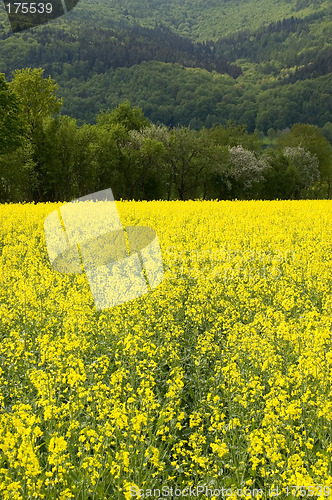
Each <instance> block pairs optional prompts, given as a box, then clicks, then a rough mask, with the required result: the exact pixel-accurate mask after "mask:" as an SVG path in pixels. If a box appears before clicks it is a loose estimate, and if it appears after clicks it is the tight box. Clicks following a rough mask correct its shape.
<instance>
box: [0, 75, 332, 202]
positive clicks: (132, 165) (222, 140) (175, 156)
mask: <svg viewBox="0 0 332 500" xmlns="http://www.w3.org/2000/svg"><path fill="white" fill-rule="evenodd" d="M56 92H57V84H56V82H55V81H54V80H53V79H52V78H51V77H48V78H46V77H44V70H43V69H41V68H35V69H31V68H26V69H22V70H16V71H15V72H14V74H13V79H12V81H11V82H7V81H6V79H5V75H4V74H1V75H0V202H18V201H35V202H42V201H69V200H71V199H74V198H77V197H79V196H83V195H85V194H89V193H91V192H95V191H98V190H102V189H106V188H109V187H111V188H112V190H113V193H114V196H115V199H121V198H122V199H136V200H143V199H145V200H152V199H166V200H174V199H180V200H185V199H196V198H197V199H276V198H278V199H302V198H331V181H332V148H331V144H330V143H329V141H328V140H327V139H326V138H325V137H324V136H323V135H322V133H321V131H320V130H319V128H318V127H316V126H314V125H309V124H294V125H293V126H292V127H291V129H290V130H288V131H286V132H284V133H283V134H279V136H278V137H276V141H275V145H274V146H273V147H272V146H270V147H268V148H265V147H263V143H262V138H261V137H260V135H259V134H257V133H249V132H248V131H247V130H246V127H245V126H244V125H243V126H242V125H235V124H232V123H230V122H229V123H228V124H227V125H218V126H213V127H211V128H205V127H203V128H201V129H200V130H194V129H191V128H190V127H184V126H181V127H173V128H171V127H167V126H165V125H159V126H157V125H155V124H153V123H151V122H150V121H149V120H148V118H147V117H146V116H145V115H144V114H143V112H142V110H141V109H140V108H139V107H136V106H132V105H131V103H130V102H128V101H124V102H122V103H121V104H120V105H119V106H118V107H116V108H114V109H110V110H108V111H106V112H102V113H99V114H98V116H97V118H96V123H95V124H94V125H91V124H83V125H81V126H78V125H77V122H76V120H75V119H73V118H71V117H69V116H67V115H62V114H61V107H62V104H63V103H62V99H59V98H58V97H57V94H56Z"/></svg>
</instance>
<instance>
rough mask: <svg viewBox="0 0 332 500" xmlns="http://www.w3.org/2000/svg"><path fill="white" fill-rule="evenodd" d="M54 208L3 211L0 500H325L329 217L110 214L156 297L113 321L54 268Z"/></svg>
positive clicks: (311, 206) (116, 311) (310, 213)
mask: <svg viewBox="0 0 332 500" xmlns="http://www.w3.org/2000/svg"><path fill="white" fill-rule="evenodd" d="M59 206H60V204H50V203H45V204H38V205H34V204H6V205H2V206H0V227H1V236H0V336H1V342H0V498H1V499H2V498H3V499H4V500H7V499H8V500H11V499H14V500H26V499H34V498H35V499H38V500H39V499H45V500H58V499H60V500H66V499H70V498H73V499H76V498H77V499H82V500H88V499H89V500H90V499H101V500H104V499H112V500H113V499H114V500H117V499H127V500H128V499H130V498H132V497H133V494H132V492H134V491H135V492H136V493H135V496H136V498H140V496H142V498H144V496H143V495H141V494H140V493H137V492H139V491H143V490H147V489H149V490H151V491H153V489H154V488H156V489H158V488H159V489H161V488H162V486H163V485H167V486H168V487H171V486H172V485H173V486H174V485H176V487H177V488H180V489H182V490H184V489H185V488H187V489H188V488H194V487H197V486H198V485H206V486H207V487H208V488H209V490H210V491H217V490H218V488H219V489H221V488H224V489H225V491H228V492H229V493H227V494H226V496H224V498H228V499H233V498H234V499H235V498H268V492H269V489H270V488H274V489H276V488H278V491H279V492H281V493H280V495H279V498H288V497H289V498H292V497H293V496H292V495H293V493H294V496H297V497H301V496H303V495H302V493H303V491H308V492H309V491H310V492H312V494H311V495H310V496H311V497H312V498H320V497H322V498H323V497H324V498H331V499H332V294H331V292H332V280H331V275H332V252H331V250H332V224H331V221H332V202H331V201H321V200H317V201H308V200H306V201H232V202H231V201H186V202H164V201H158V202H157V201H156V202H117V208H118V211H119V214H120V217H121V222H122V224H123V225H127V226H131V225H132V226H134V225H144V226H147V227H151V228H153V229H155V231H156V232H157V235H158V238H159V242H160V246H161V251H162V255H163V262H164V280H163V282H162V283H161V284H160V285H159V286H158V287H157V288H156V289H154V290H153V291H152V292H150V293H148V294H146V295H144V296H141V297H139V298H137V299H135V300H133V301H131V302H127V303H124V304H121V305H118V306H116V307H113V308H111V309H108V310H104V311H97V310H96V308H95V306H94V302H93V297H92V295H91V292H90V289H89V283H88V280H87V278H86V276H85V274H84V273H83V274H65V273H59V272H56V271H55V270H54V269H52V267H51V265H50V262H49V259H48V254H47V248H46V244H45V235H44V226H43V224H44V220H45V218H46V216H47V215H48V214H49V213H51V212H52V211H53V210H54V209H56V208H57V207H59ZM295 486H297V487H298V489H297V490H296V489H294V488H295ZM248 488H250V489H251V490H252V491H253V489H255V490H256V491H258V492H260V493H259V494H258V496H256V497H254V496H252V495H251V494H249V489H248ZM301 488H302V489H301ZM239 489H240V491H243V494H242V493H240V494H238V493H236V492H237V491H238V490H239ZM196 498H197V497H196ZM199 498H202V499H203V498H211V496H210V497H209V496H207V495H206V494H201V495H200V497H199ZM213 498H218V496H217V495H216V494H215V493H214V497H213Z"/></svg>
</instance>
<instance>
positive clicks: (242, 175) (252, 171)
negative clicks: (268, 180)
mask: <svg viewBox="0 0 332 500" xmlns="http://www.w3.org/2000/svg"><path fill="white" fill-rule="evenodd" d="M228 152H229V157H228V166H227V170H226V182H227V184H228V187H229V188H230V190H231V192H232V195H234V196H239V197H241V198H242V197H246V198H248V197H256V196H257V194H258V190H259V184H260V183H261V182H262V181H263V179H264V176H263V172H264V170H265V169H266V167H267V163H266V161H265V159H264V158H262V157H258V156H256V154H255V153H254V152H253V151H249V149H246V148H244V147H243V146H242V145H238V146H233V147H230V146H229V147H228Z"/></svg>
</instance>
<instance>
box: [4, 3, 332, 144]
mask: <svg viewBox="0 0 332 500" xmlns="http://www.w3.org/2000/svg"><path fill="white" fill-rule="evenodd" d="M331 14H332V10H331V7H330V6H329V5H328V3H327V2H323V1H320V0H315V1H310V2H309V1H308V0H287V1H286V0H278V1H276V0H265V1H262V0H224V1H222V2H220V1H216V0H208V1H206V2H204V4H203V3H202V2H201V1H198V0H186V1H182V0H168V1H160V0H140V1H138V0H137V1H136V0H121V1H120V0H115V1H112V2H111V1H106V0H95V1H89V2H88V1H87V0H81V1H80V3H79V4H78V6H77V7H76V8H75V9H74V10H73V11H71V12H69V13H68V14H67V15H66V16H63V17H62V18H59V19H58V20H56V21H54V22H52V23H50V24H49V25H47V26H40V27H38V28H34V29H32V30H29V31H26V32H22V33H20V34H16V35H13V34H11V32H10V29H9V24H8V22H7V20H6V14H5V10H4V9H3V10H2V11H1V13H0V47H1V51H0V73H1V72H3V73H5V75H6V78H7V80H10V79H11V78H12V72H13V71H14V70H15V69H20V68H24V67H43V68H45V72H46V73H47V74H50V75H51V76H52V77H53V78H55V79H56V81H57V82H58V84H59V91H58V94H59V95H60V96H63V97H64V106H63V108H62V112H63V113H65V114H68V115H70V116H72V117H75V118H77V119H78V123H79V124H83V123H84V122H90V123H94V122H95V118H96V115H97V114H98V113H99V112H100V111H101V110H107V109H108V108H114V107H116V106H117V105H119V104H120V103H121V102H122V101H124V100H130V102H132V104H133V105H137V106H139V107H140V108H141V109H142V110H143V112H144V114H145V115H146V116H147V117H148V118H149V119H150V120H151V121H153V122H155V123H156V124H166V125H168V126H176V125H184V126H191V127H192V128H195V129H199V128H201V127H202V126H206V127H211V126H212V125H214V124H226V123H227V122H228V121H229V120H230V121H232V122H235V123H238V124H245V125H246V127H247V129H248V130H249V131H250V132H253V131H254V130H255V129H258V130H260V131H262V132H263V133H264V134H267V132H268V130H270V129H274V130H283V129H285V128H290V127H291V126H292V125H293V124H294V123H297V122H303V123H310V124H313V125H317V126H319V127H320V128H324V126H325V124H329V123H330V122H332V112H331V109H332V98H331V83H332V82H331V60H332V44H331V41H330V38H331V37H330V33H331V32H332V21H331V17H332V16H331Z"/></svg>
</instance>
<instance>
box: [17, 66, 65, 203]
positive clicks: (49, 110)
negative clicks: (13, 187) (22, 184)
mask: <svg viewBox="0 0 332 500" xmlns="http://www.w3.org/2000/svg"><path fill="white" fill-rule="evenodd" d="M43 73H44V70H43V69H41V68H35V69H31V68H25V69H22V70H16V71H14V73H13V76H14V78H13V81H12V82H11V84H10V87H11V89H12V90H13V92H14V93H15V94H16V95H17V96H19V98H20V100H21V108H20V119H21V121H22V123H23V124H24V126H25V128H26V139H27V140H28V142H29V144H30V146H31V148H30V151H31V159H30V160H31V162H32V163H33V165H34V169H33V170H34V177H35V179H34V182H33V183H34V185H35V189H34V192H33V197H34V199H35V200H36V201H43V200H44V196H45V194H44V192H43V191H44V187H45V182H46V179H45V175H44V171H43V168H42V158H43V156H44V151H45V147H46V144H47V138H46V135H45V130H44V123H45V120H46V119H47V118H50V117H53V116H54V115H56V113H58V112H59V111H60V108H61V106H62V100H61V99H58V98H57V96H56V90H57V84H56V83H55V81H54V80H53V79H52V78H51V77H50V76H49V77H48V78H44V77H43Z"/></svg>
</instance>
